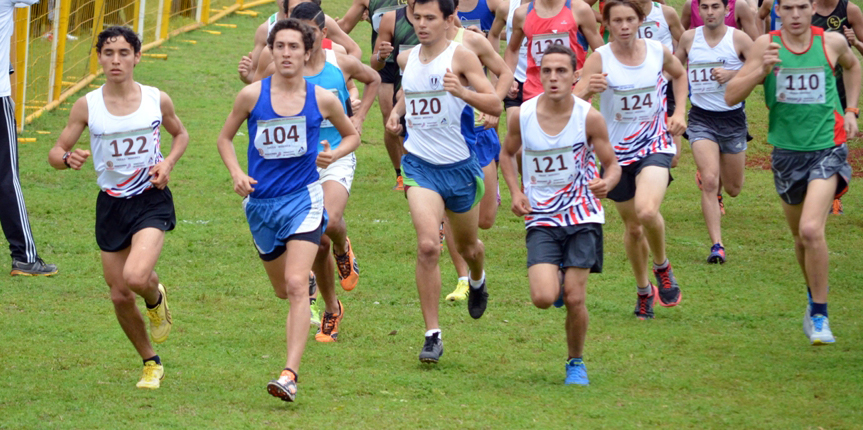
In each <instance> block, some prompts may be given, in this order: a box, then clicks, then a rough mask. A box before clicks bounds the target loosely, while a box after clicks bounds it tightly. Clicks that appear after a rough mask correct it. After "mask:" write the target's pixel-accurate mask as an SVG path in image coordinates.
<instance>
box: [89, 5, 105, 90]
mask: <svg viewBox="0 0 863 430" xmlns="http://www.w3.org/2000/svg"><path fill="white" fill-rule="evenodd" d="M94 12H95V13H94V16H93V19H95V22H94V23H93V44H92V46H91V47H90V49H91V51H90V68H89V70H90V74H91V75H95V74H96V70H98V69H97V67H98V66H99V63H98V61H97V60H98V57H97V55H96V41H97V40H98V39H97V38H98V36H99V33H101V32H102V28H103V27H104V25H105V0H96V1H95V6H94Z"/></svg>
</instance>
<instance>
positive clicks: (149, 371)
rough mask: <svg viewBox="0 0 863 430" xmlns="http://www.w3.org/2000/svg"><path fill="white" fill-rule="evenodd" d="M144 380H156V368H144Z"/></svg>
mask: <svg viewBox="0 0 863 430" xmlns="http://www.w3.org/2000/svg"><path fill="white" fill-rule="evenodd" d="M144 379H156V366H144Z"/></svg>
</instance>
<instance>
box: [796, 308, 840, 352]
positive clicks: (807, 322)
mask: <svg viewBox="0 0 863 430" xmlns="http://www.w3.org/2000/svg"><path fill="white" fill-rule="evenodd" d="M803 333H805V334H806V337H808V338H809V343H810V344H812V345H814V346H820V345H829V344H831V343H834V342H836V339H835V338H833V332H832V331H830V321H829V320H828V319H827V317H825V316H824V315H821V314H818V315H813V316H810V315H809V312H808V306H807V312H806V315H804V316H803Z"/></svg>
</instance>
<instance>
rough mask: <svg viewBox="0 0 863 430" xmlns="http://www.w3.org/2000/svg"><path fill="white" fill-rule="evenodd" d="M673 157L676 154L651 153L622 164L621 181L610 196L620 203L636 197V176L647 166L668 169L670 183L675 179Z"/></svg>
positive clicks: (610, 192) (609, 193)
mask: <svg viewBox="0 0 863 430" xmlns="http://www.w3.org/2000/svg"><path fill="white" fill-rule="evenodd" d="M673 158H674V155H671V154H650V155H648V156H647V157H644V158H642V159H641V160H638V161H636V162H635V163H632V164H630V165H628V166H621V167H620V181H619V182H618V183H617V186H615V187H614V189H613V190H611V191H609V192H608V198H609V199H611V200H612V201H615V202H618V203H623V202H625V201H628V200H630V199H633V198H635V178H636V177H637V176H638V174H639V173H641V169H644V168H645V167H647V166H659V167H665V168H666V169H668V183H669V184H670V183H671V181H673V180H674V178H672V177H671V160H672V159H673ZM603 172H604V171H603Z"/></svg>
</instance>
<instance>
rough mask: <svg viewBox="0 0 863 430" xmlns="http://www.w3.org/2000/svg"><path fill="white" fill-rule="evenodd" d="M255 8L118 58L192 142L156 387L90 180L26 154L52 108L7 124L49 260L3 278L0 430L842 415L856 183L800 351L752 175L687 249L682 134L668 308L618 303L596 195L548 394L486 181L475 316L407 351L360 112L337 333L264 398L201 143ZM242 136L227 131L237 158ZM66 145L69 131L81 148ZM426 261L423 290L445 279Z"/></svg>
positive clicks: (266, 317)
mask: <svg viewBox="0 0 863 430" xmlns="http://www.w3.org/2000/svg"><path fill="white" fill-rule="evenodd" d="M346 7H347V0H337V1H334V2H333V3H332V5H329V4H328V5H327V10H328V11H329V12H330V14H331V15H333V16H338V15H340V14H341V13H342V12H341V11H343V10H344V9H345V8H346ZM270 9H273V10H274V7H273V6H272V5H270V6H268V7H264V8H259V9H258V10H261V11H263V13H264V14H268V13H271V10H270ZM264 14H262V15H260V16H259V17H257V18H250V17H245V16H235V17H230V18H228V19H226V20H225V21H223V22H226V23H234V24H237V28H236V29H228V28H221V29H220V31H222V34H221V35H218V36H217V35H211V34H206V33H202V32H195V33H191V34H188V35H185V36H183V37H182V38H183V39H195V40H197V41H198V43H197V44H196V45H189V44H184V43H180V42H169V43H167V44H166V45H165V47H164V48H163V49H161V50H159V51H157V52H160V53H167V54H168V56H169V59H168V60H167V61H161V60H149V59H145V60H144V61H143V63H142V64H140V65H139V66H138V69H137V70H136V78H137V80H139V81H140V82H143V83H146V84H149V85H154V86H157V87H159V88H161V89H162V90H164V91H166V92H167V93H168V94H170V95H171V96H172V98H173V99H174V103H175V105H176V106H177V112H178V114H179V116H180V118H181V119H182V120H183V122H184V123H185V125H186V127H187V128H188V130H189V134H190V136H191V142H190V145H189V149H188V151H187V153H186V155H185V156H184V157H183V158H182V160H181V161H180V163H179V164H178V165H177V166H176V169H175V170H174V172H173V174H172V181H171V184H170V186H171V188H172V191H173V193H174V197H175V202H176V209H177V219H178V225H177V229H176V230H175V231H174V232H172V233H170V234H168V236H167V240H166V243H165V248H164V251H163V253H162V257H161V259H160V264H159V266H158V267H157V270H158V272H159V274H160V276H161V278H162V280H163V282H164V283H165V285H166V286H167V287H168V288H169V290H170V292H171V306H172V311H173V315H174V323H175V324H174V331H173V333H172V334H171V338H170V339H169V341H168V342H167V343H165V344H163V345H160V346H158V347H157V352H158V353H159V354H160V356H161V357H162V358H163V360H164V363H165V367H166V372H167V377H166V379H165V381H164V382H163V385H162V388H161V389H160V390H158V391H154V392H153V391H143V390H138V389H136V388H135V387H134V384H135V382H136V381H137V380H138V378H139V376H140V370H141V367H140V366H141V362H140V359H139V357H138V356H137V354H135V352H134V350H133V348H132V347H131V345H130V344H129V342H128V341H127V340H126V338H125V336H124V335H123V333H122V331H121V330H120V328H119V326H118V324H117V322H116V319H115V317H114V315H113V308H112V305H111V302H110V300H109V295H108V289H107V287H106V286H105V284H104V280H103V278H102V276H101V265H100V260H99V252H98V248H97V247H96V244H95V240H94V237H93V219H94V215H93V211H94V206H95V197H96V194H97V192H98V187H97V186H96V183H95V176H96V175H95V172H94V171H93V170H92V167H91V164H89V163H88V164H87V165H86V167H85V168H84V169H83V170H82V171H80V172H75V171H54V170H53V169H51V168H50V167H49V166H48V164H47V163H46V162H45V159H46V156H47V152H48V150H49V148H50V147H51V146H53V144H54V140H55V139H56V137H57V135H58V134H59V132H60V130H61V129H62V127H63V125H64V124H65V121H66V116H67V115H68V111H67V110H58V111H55V112H52V113H49V114H46V115H43V116H42V117H41V118H40V119H39V120H38V121H37V122H35V123H33V124H32V125H31V126H29V127H28V131H27V132H26V133H24V135H23V136H25V137H36V138H37V141H36V143H28V144H24V145H21V146H20V162H21V171H22V173H21V180H22V183H23V186H24V192H25V195H26V198H27V204H28V209H29V212H30V216H31V221H32V223H33V230H34V235H35V237H36V240H37V244H38V246H39V251H40V254H41V255H42V256H43V257H44V258H45V259H46V260H47V261H49V262H53V263H57V264H58V265H59V267H60V274H59V275H58V276H56V277H53V278H45V279H35V278H20V277H19V278H6V279H3V281H2V282H0V345H2V348H0V362H2V363H3V366H4V372H3V373H2V377H0V427H2V428H117V427H120V426H123V427H128V428H190V427H194V428H201V427H209V428H259V427H287V428H320V427H323V426H338V427H347V428H378V429H380V428H412V427H421V428H572V427H582V428H597V427H610V428H636V427H668V428H681V427H707V428H727V427H735V428H854V427H860V426H861V425H863V424H861V423H863V400H861V398H863V374H861V372H860V369H861V368H863V322H861V320H860V318H859V315H860V312H861V306H860V304H861V303H863V290H861V288H860V285H861V284H863V275H861V273H863V272H861V270H860V260H861V251H863V245H861V244H860V240H859V238H860V237H861V233H863V205H861V204H860V202H859V200H860V199H859V196H860V192H859V189H858V188H856V187H855V186H853V185H852V188H851V191H850V192H849V193H848V195H847V197H845V199H844V201H845V211H846V215H844V216H840V217H831V218H830V220H829V226H828V241H829V244H830V246H831V266H830V267H831V284H832V290H831V296H830V298H831V306H830V311H831V312H830V315H831V317H832V318H831V322H832V325H833V330H834V333H835V334H836V337H837V344H836V345H835V346H831V347H825V348H812V347H810V346H809V345H808V342H807V340H806V339H805V337H804V335H803V334H802V331H801V324H800V319H801V318H800V317H801V314H802V313H803V310H804V307H805V303H806V296H805V290H804V288H803V281H802V278H801V276H800V271H799V269H798V268H797V265H796V263H795V260H794V253H793V246H792V245H793V244H792V241H791V237H790V234H789V232H788V229H787V227H786V226H785V224H784V221H783V218H782V216H781V209H780V206H779V199H778V197H777V196H776V194H775V191H774V190H773V184H772V177H771V175H770V173H769V171H763V170H760V169H751V170H748V171H747V183H746V186H745V188H744V191H743V193H742V195H741V196H740V197H738V198H737V199H726V204H727V209H728V215H727V216H726V217H724V218H723V223H724V225H723V227H724V238H725V242H726V247H727V252H728V256H729V262H728V263H727V264H725V265H723V266H711V265H707V264H706V263H704V258H705V257H706V255H707V251H708V249H709V246H710V243H709V240H708V237H707V233H706V230H705V228H704V225H703V220H702V217H701V212H700V207H699V199H698V196H699V192H698V190H697V188H696V185H695V183H694V181H693V180H692V178H693V174H694V163H693V162H692V158H691V155H690V153H689V152H688V148H687V149H686V151H685V152H684V156H683V157H682V159H681V163H680V167H678V168H677V169H675V171H674V176H675V177H676V178H677V180H676V181H675V182H674V184H673V185H672V186H671V188H670V190H669V192H668V195H667V197H666V200H665V203H664V205H663V208H662V212H663V215H664V216H665V219H666V223H667V241H668V248H669V254H670V258H671V260H672V261H673V263H674V266H675V272H676V274H677V277H678V280H679V281H680V283H681V285H682V288H683V291H684V299H683V302H682V303H681V305H680V306H678V307H676V308H672V309H665V308H661V309H657V318H656V319H655V320H653V321H638V320H636V319H635V318H634V317H633V315H632V308H633V306H634V302H635V294H634V286H633V283H634V282H633V279H632V276H631V274H630V270H629V265H628V263H627V261H626V257H625V254H624V250H623V245H622V242H623V241H622V225H621V222H620V219H619V216H618V215H617V214H616V213H615V212H614V210H613V209H610V210H609V211H608V214H607V218H608V223H607V224H606V228H605V231H606V240H605V248H606V253H605V271H604V273H603V274H601V275H594V276H591V278H590V282H589V288H588V291H589V293H588V298H587V305H588V309H589V311H590V313H591V327H590V330H589V332H588V341H587V345H586V351H585V361H586V363H587V367H588V372H589V375H590V378H591V386H590V387H587V388H584V387H579V388H576V387H567V386H564V385H563V377H564V369H563V363H564V360H565V359H566V347H565V339H564V331H563V322H564V314H563V312H562V311H560V310H557V309H551V310H547V311H540V310H537V309H535V308H534V307H533V305H532V304H531V303H530V297H529V294H528V289H527V276H526V274H527V271H526V268H525V259H526V252H525V248H524V245H523V244H524V227H523V222H522V221H521V220H520V219H519V218H516V217H515V216H514V215H512V213H511V212H510V211H509V193H508V192H507V190H506V188H505V187H504V188H503V189H502V190H501V191H502V195H503V205H502V206H501V208H500V212H499V213H498V217H497V223H496V225H495V227H494V228H493V229H492V230H490V231H486V232H482V233H481V238H482V239H483V241H484V242H485V244H486V249H487V265H488V268H487V272H488V282H489V288H490V294H491V298H490V302H489V308H488V311H487V312H486V314H485V316H483V318H482V319H480V320H476V321H475V320H473V319H471V318H469V316H468V314H467V311H466V309H465V305H464V303H459V304H457V305H451V304H449V303H442V304H441V324H442V328H443V338H444V340H445V345H446V353H445V354H444V356H443V358H442V360H441V362H440V363H439V364H438V365H437V366H432V367H429V366H425V365H421V364H420V363H419V362H418V360H417V354H418V353H419V349H420V348H421V347H422V341H423V339H422V335H423V331H424V329H423V323H422V317H421V313H420V309H419V302H418V299H417V294H416V289H415V283H414V275H413V269H414V259H415V249H414V233H413V228H412V226H411V223H410V218H409V215H408V209H407V204H406V201H405V199H404V197H403V195H402V194H400V193H395V192H392V191H390V187H391V186H392V185H393V182H394V178H393V172H392V169H391V167H390V165H389V161H388V159H387V157H386V151H385V149H384V146H383V141H382V133H383V129H382V126H381V124H380V116H379V113H378V112H377V108H376V107H375V108H373V110H372V113H371V115H370V116H369V119H368V121H367V122H366V123H365V132H364V135H363V145H362V146H361V147H360V149H359V150H358V151H357V156H358V159H359V164H358V170H357V175H356V177H357V179H356V180H355V181H354V188H353V195H352V197H351V201H350V204H349V206H348V210H347V213H346V219H347V222H348V231H349V235H350V237H351V240H352V243H353V244H354V246H355V249H356V252H357V255H358V258H359V262H360V265H361V270H362V272H361V278H360V284H359V286H358V287H357V289H356V290H354V291H352V292H350V293H343V294H341V295H340V298H341V300H342V301H343V302H344V305H345V309H346V316H345V319H344V321H343V323H342V329H341V330H342V331H341V334H340V336H339V339H340V341H339V343H337V344H319V343H316V342H314V340H312V339H310V341H309V343H308V346H307V348H306V352H305V355H304V361H303V365H302V368H301V369H300V385H299V387H300V391H299V397H298V402H296V403H293V404H285V403H283V402H280V401H278V400H276V399H274V398H272V397H270V396H269V395H267V393H266V392H265V384H266V382H267V381H268V380H269V379H271V378H273V377H275V376H276V375H277V373H278V371H279V370H280V369H281V367H282V365H283V364H284V354H285V351H284V348H285V339H284V319H285V314H286V313H287V309H288V306H287V303H286V302H283V301H280V300H278V299H276V298H275V297H274V295H273V293H272V288H271V287H270V284H269V282H268V280H267V278H266V275H265V273H264V271H263V269H262V267H261V264H260V263H259V262H258V257H257V255H256V253H255V249H254V247H253V246H252V242H251V238H250V234H249V232H248V227H247V224H246V221H245V218H244V216H243V214H242V211H241V206H240V198H239V197H238V196H237V195H236V194H235V193H234V192H233V191H232V189H231V181H230V177H229V175H228V173H227V171H226V170H225V168H224V166H223V165H222V163H221V160H220V158H219V156H218V153H217V151H216V136H217V134H218V132H219V130H220V128H221V126H222V123H223V121H224V118H225V117H226V116H227V114H228V112H229V110H230V108H231V104H232V102H233V97H234V95H235V94H236V93H237V91H239V89H240V88H241V83H240V82H239V80H238V79H237V78H236V65H237V60H238V59H239V57H240V55H242V54H243V53H245V52H248V50H249V48H250V41H251V37H252V34H253V31H254V28H255V26H256V25H257V24H258V23H260V22H261V21H262V20H263V17H264ZM354 37H355V39H356V40H357V41H358V42H359V43H360V46H361V47H362V48H363V50H364V51H365V52H366V55H368V52H367V51H368V50H369V44H368V40H369V26H368V25H367V24H360V25H359V26H358V27H357V29H356V30H355V33H354ZM175 48H179V49H175ZM759 94H760V92H759V93H758V94H754V95H753V96H752V98H750V103H749V117H750V121H751V124H750V127H751V129H752V134H753V135H756V136H757V138H756V140H755V141H753V142H751V144H750V145H751V146H750V147H751V150H750V154H753V155H759V154H760V155H763V154H766V153H767V151H768V148H767V147H766V144H765V143H764V139H763V137H764V135H765V133H766V130H765V129H766V123H765V112H764V109H763V103H762V100H761V99H760V98H758V97H760V96H759ZM82 95H83V94H82ZM71 101H73V100H70V102H71ZM69 106H70V104H68V103H67V104H65V105H63V107H62V108H64V109H68V107H69ZM36 131H49V132H50V134H48V135H43V134H37V133H36ZM242 132H243V133H244V134H245V129H242ZM246 139H247V137H246V136H238V138H237V139H236V142H235V143H236V146H237V149H238V153H239V156H240V158H241V160H244V154H245V148H246V147H245V145H246V144H247V142H246ZM87 142H88V136H87V135H86V134H85V136H82V139H81V145H83V147H86V146H87ZM166 147H167V145H166ZM165 151H166V152H167V148H165ZM0 245H3V244H0ZM3 246H5V245H3ZM447 259H448V256H447V255H444V256H443V258H442V263H443V264H442V273H443V279H444V287H443V290H444V294H446V293H448V292H449V291H450V290H451V289H452V287H454V286H455V280H456V279H455V273H454V271H453V269H452V265H451V264H449V263H448V261H447ZM0 264H8V260H6V263H3V262H2V261H0ZM441 299H443V297H441ZM142 307H143V305H142Z"/></svg>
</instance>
